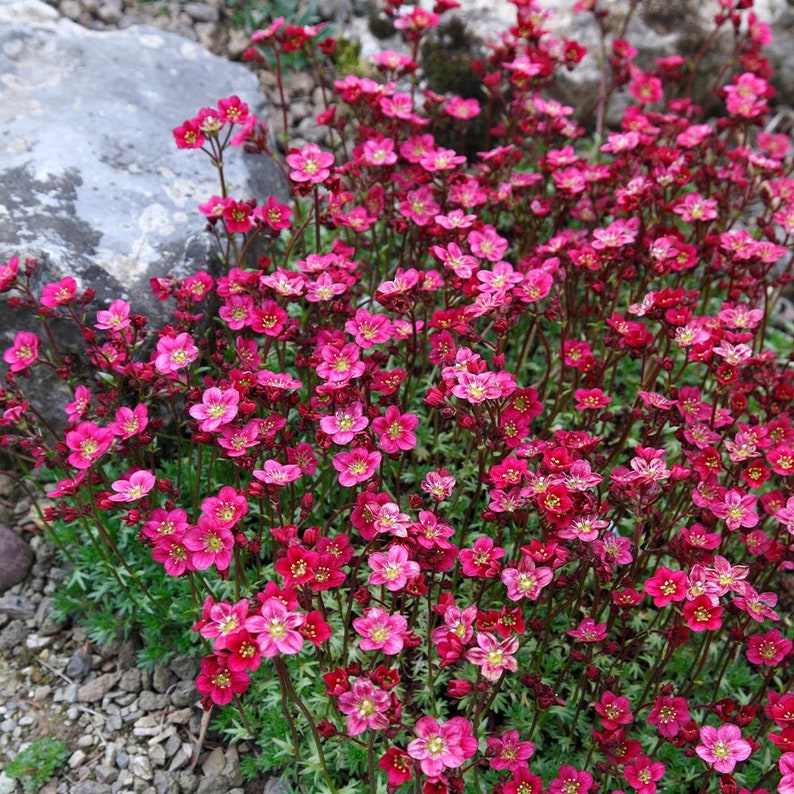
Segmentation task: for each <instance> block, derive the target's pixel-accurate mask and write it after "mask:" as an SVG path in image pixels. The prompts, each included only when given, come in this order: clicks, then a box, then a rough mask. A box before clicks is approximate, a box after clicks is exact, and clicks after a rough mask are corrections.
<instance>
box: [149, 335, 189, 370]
mask: <svg viewBox="0 0 794 794" xmlns="http://www.w3.org/2000/svg"><path fill="white" fill-rule="evenodd" d="M198 353H199V351H198V348H197V347H196V345H195V344H193V339H192V338H191V337H190V334H186V333H181V334H177V335H176V336H175V337H170V336H162V337H160V339H159V340H158V342H157V348H156V350H155V353H154V368H155V369H156V370H157V371H158V372H160V373H162V374H163V375H173V374H174V373H176V372H178V371H179V370H180V369H184V368H185V367H187V366H189V365H190V364H192V363H193V362H194V361H195V360H196V359H197V358H198Z"/></svg>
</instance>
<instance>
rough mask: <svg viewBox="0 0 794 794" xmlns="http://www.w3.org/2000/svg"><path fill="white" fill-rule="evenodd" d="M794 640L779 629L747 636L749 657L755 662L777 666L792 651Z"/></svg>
mask: <svg viewBox="0 0 794 794" xmlns="http://www.w3.org/2000/svg"><path fill="white" fill-rule="evenodd" d="M791 648H792V642H791V640H788V639H786V638H785V637H784V636H783V635H782V634H781V633H780V632H779V631H778V630H777V629H770V630H769V631H767V632H766V633H765V634H751V635H750V636H749V637H748V638H747V659H748V660H749V661H750V662H752V663H753V664H765V665H769V667H775V666H776V665H778V664H781V662H783V660H784V659H785V658H786V657H787V656H788V655H789V654H790V653H791Z"/></svg>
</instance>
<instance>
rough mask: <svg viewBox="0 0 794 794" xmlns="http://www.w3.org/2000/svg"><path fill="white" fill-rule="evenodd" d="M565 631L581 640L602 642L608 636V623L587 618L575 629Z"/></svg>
mask: <svg viewBox="0 0 794 794" xmlns="http://www.w3.org/2000/svg"><path fill="white" fill-rule="evenodd" d="M565 633H566V634H569V635H570V636H571V637H575V638H576V639H577V640H579V642H601V641H602V640H605V639H606V637H607V624H606V623H596V622H595V621H594V620H593V619H592V618H585V619H584V620H583V621H582V622H581V623H580V624H579V625H578V626H577V627H576V628H575V629H571V630H570V631H567V632H565Z"/></svg>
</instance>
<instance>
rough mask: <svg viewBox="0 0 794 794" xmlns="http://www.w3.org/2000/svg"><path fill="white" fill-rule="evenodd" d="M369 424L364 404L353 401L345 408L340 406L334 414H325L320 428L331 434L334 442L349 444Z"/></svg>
mask: <svg viewBox="0 0 794 794" xmlns="http://www.w3.org/2000/svg"><path fill="white" fill-rule="evenodd" d="M368 424H369V419H367V417H366V416H364V408H363V406H362V404H361V403H360V402H352V403H350V405H348V406H346V407H345V408H340V409H339V410H338V411H336V413H334V415H333V416H323V417H322V418H321V419H320V430H322V431H323V433H325V434H326V435H329V436H331V438H332V439H333V442H334V444H347V443H349V442H350V441H352V440H353V436H355V435H356V433H360V432H361V431H362V430H364V428H366V427H367V425H368Z"/></svg>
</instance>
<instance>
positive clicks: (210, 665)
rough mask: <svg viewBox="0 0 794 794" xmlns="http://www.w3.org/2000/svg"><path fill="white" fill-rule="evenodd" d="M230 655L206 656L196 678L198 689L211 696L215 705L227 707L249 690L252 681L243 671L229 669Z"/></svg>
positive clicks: (201, 692)
mask: <svg viewBox="0 0 794 794" xmlns="http://www.w3.org/2000/svg"><path fill="white" fill-rule="evenodd" d="M228 660H229V655H228V654H226V653H216V654H212V655H210V656H205V657H204V659H202V661H201V672H200V673H199V676H198V678H196V689H197V690H198V691H199V693H200V694H202V695H206V696H209V698H210V700H211V701H212V702H213V703H216V704H217V705H219V706H225V705H226V704H227V703H231V701H232V698H233V697H234V696H235V695H240V694H242V693H243V692H245V691H246V689H248V685H249V684H250V683H251V679H250V678H249V676H248V673H246V672H245V671H243V670H232V669H231V668H230V667H229V661H228Z"/></svg>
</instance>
